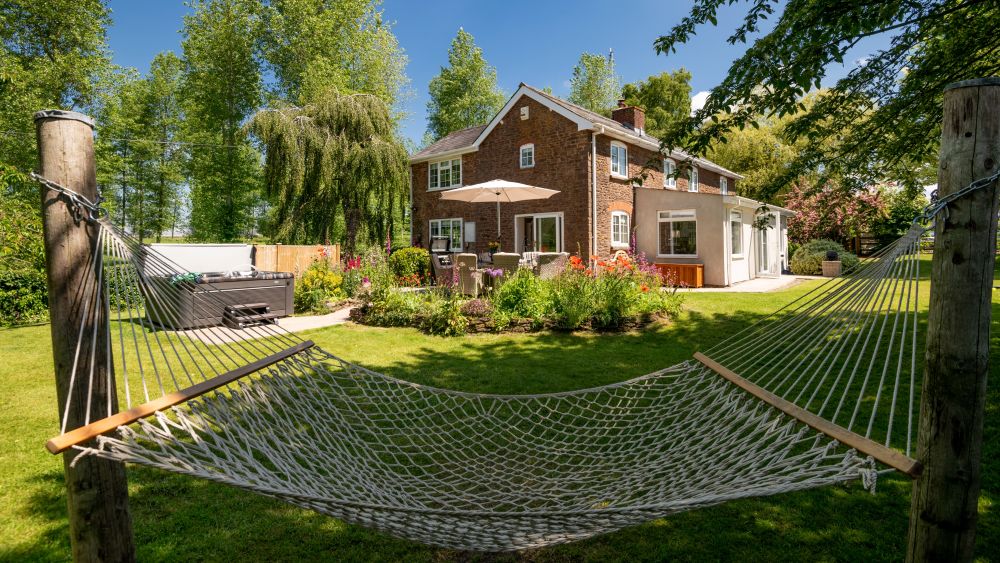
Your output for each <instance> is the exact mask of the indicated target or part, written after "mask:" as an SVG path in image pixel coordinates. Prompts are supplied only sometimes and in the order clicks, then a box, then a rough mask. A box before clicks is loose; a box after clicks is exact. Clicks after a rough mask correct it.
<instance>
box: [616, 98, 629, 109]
mask: <svg viewBox="0 0 1000 563" xmlns="http://www.w3.org/2000/svg"><path fill="white" fill-rule="evenodd" d="M618 107H620V108H624V107H628V106H626V105H625V100H618Z"/></svg>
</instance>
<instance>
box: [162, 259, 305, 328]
mask: <svg viewBox="0 0 1000 563" xmlns="http://www.w3.org/2000/svg"><path fill="white" fill-rule="evenodd" d="M192 277H193V279H192ZM150 281H151V282H152V283H151V286H152V287H153V288H155V289H153V291H152V295H149V296H147V299H146V304H147V306H146V316H147V318H148V319H149V320H150V321H152V322H153V323H155V324H157V325H159V326H162V327H165V328H170V329H174V330H182V329H191V328H202V327H210V326H219V325H223V324H226V325H229V326H231V327H233V328H241V327H242V323H241V322H238V321H243V320H247V321H252V322H254V323H259V322H274V321H275V320H276V319H278V318H279V317H285V316H288V315H291V314H292V313H293V312H294V310H295V305H294V296H295V276H294V275H292V274H291V273H290V272H256V271H255V272H252V273H236V272H233V273H223V272H211V273H205V274H198V275H196V276H187V277H184V276H171V277H163V276H158V277H152V278H151V279H150ZM227 309H229V311H228V312H227ZM234 321H237V322H234Z"/></svg>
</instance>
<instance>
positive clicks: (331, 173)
mask: <svg viewBox="0 0 1000 563" xmlns="http://www.w3.org/2000/svg"><path fill="white" fill-rule="evenodd" d="M248 129H249V130H250V131H252V132H253V134H254V135H256V136H257V138H259V139H261V141H262V142H263V143H264V146H265V149H266V154H267V158H266V160H265V164H264V189H265V192H266V193H267V195H268V197H269V198H270V199H271V200H272V201H273V202H274V206H273V208H272V221H271V222H272V225H273V228H274V233H273V238H274V239H275V240H279V241H282V242H286V243H319V242H327V241H329V240H330V238H331V236H332V234H333V228H334V221H335V219H336V217H337V216H336V215H335V213H334V211H336V210H339V211H340V214H341V216H342V217H343V221H344V227H345V231H346V232H345V237H344V238H345V241H344V253H345V255H346V256H352V255H353V254H355V252H356V249H357V242H358V239H359V237H362V236H364V237H365V238H366V239H367V240H368V241H369V242H381V241H384V240H385V237H386V234H387V233H390V232H392V229H393V228H394V226H395V225H394V222H395V218H396V217H397V216H398V214H399V211H401V210H402V207H403V205H404V203H405V197H406V194H407V189H408V173H407V160H406V156H407V155H406V149H405V148H404V147H403V145H402V143H400V142H399V141H398V137H397V135H396V132H395V123H394V121H393V119H392V116H391V113H390V110H389V107H388V106H387V105H386V104H385V102H384V101H382V100H381V99H380V98H378V97H377V96H374V95H371V94H352V95H340V94H337V93H336V92H333V91H332V90H331V91H327V92H326V93H325V94H323V95H322V96H319V97H318V99H317V100H316V101H314V102H312V103H310V104H307V105H305V106H302V107H285V108H281V109H267V110H262V111H260V112H258V113H257V114H256V115H254V117H253V118H252V119H251V120H250V122H249V124H248Z"/></svg>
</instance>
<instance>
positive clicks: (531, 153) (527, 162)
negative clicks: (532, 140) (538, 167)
mask: <svg viewBox="0 0 1000 563" xmlns="http://www.w3.org/2000/svg"><path fill="white" fill-rule="evenodd" d="M534 166H535V145H534V144H527V145H521V168H534Z"/></svg>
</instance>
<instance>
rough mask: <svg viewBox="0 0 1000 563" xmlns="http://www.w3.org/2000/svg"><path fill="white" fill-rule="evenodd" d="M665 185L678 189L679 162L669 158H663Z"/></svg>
mask: <svg viewBox="0 0 1000 563" xmlns="http://www.w3.org/2000/svg"><path fill="white" fill-rule="evenodd" d="M663 187H665V188H672V189H675V190H676V189H677V163H675V162H674V161H672V160H670V159H669V158H667V159H664V160H663Z"/></svg>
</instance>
